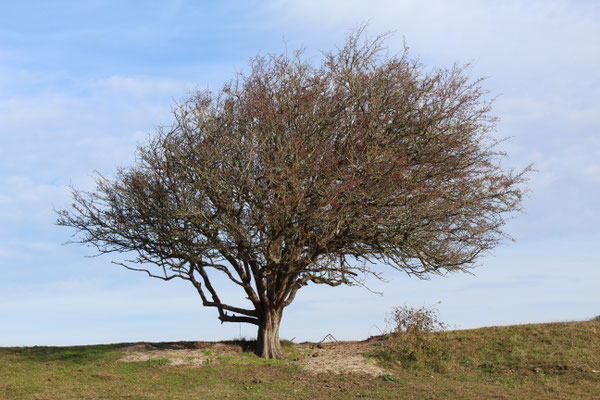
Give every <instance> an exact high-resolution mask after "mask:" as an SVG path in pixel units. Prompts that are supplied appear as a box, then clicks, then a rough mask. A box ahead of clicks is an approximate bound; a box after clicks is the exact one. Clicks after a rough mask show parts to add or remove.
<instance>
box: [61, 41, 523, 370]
mask: <svg viewBox="0 0 600 400" xmlns="http://www.w3.org/2000/svg"><path fill="white" fill-rule="evenodd" d="M364 36H365V35H364V32H363V29H359V30H357V31H355V32H354V33H353V34H351V35H350V36H349V37H348V38H347V41H346V43H345V45H344V46H343V47H341V48H338V49H336V50H335V51H332V52H328V53H324V54H323V61H322V62H321V63H320V65H314V63H311V62H310V61H307V60H306V59H305V58H304V56H303V53H302V51H298V52H296V53H294V54H293V55H291V56H289V55H287V54H282V55H267V56H257V57H256V58H254V59H252V60H251V61H250V71H249V73H248V74H239V75H238V76H237V78H236V79H234V80H232V81H230V82H228V83H226V84H225V85H224V86H223V87H222V89H221V90H220V91H219V92H218V93H216V94H213V93H211V92H209V91H201V92H198V93H195V94H193V95H191V96H190V97H189V98H188V99H186V100H185V101H183V102H181V103H179V104H176V106H175V107H174V112H173V114H174V117H175V118H174V120H175V122H174V123H173V125H172V126H170V127H162V128H158V129H157V132H156V135H155V136H154V138H153V139H151V140H150V141H149V143H148V144H147V145H144V146H140V147H138V149H137V161H136V164H135V165H134V166H131V167H127V168H120V169H118V170H117V172H116V173H115V176H114V177H112V178H106V177H103V176H101V175H99V174H98V176H97V186H96V189H95V191H91V192H85V191H80V190H77V189H73V198H74V202H73V204H72V206H70V207H69V208H67V209H64V210H61V211H59V217H58V224H59V225H64V226H70V227H73V228H75V229H76V231H77V233H76V234H78V236H77V237H78V239H77V240H76V242H78V243H84V244H88V245H93V246H95V248H96V249H97V251H98V252H99V253H100V254H105V253H131V252H133V254H135V257H134V258H133V259H132V260H130V261H128V262H123V263H120V264H122V265H123V266H124V267H126V268H128V269H132V270H136V271H145V272H146V273H147V274H148V275H149V276H151V277H155V278H160V279H163V280H166V281H168V280H171V279H174V278H180V279H185V280H188V281H190V282H191V283H192V284H193V285H194V287H195V288H196V289H197V291H198V293H199V295H200V297H201V299H202V304H203V305H204V306H208V307H215V308H216V309H217V311H218V313H219V319H220V320H221V322H247V323H250V324H255V325H257V326H258V336H257V345H256V351H257V353H258V354H259V355H260V356H262V357H264V358H280V357H281V356H282V354H281V349H280V344H279V324H280V321H281V316H282V312H283V309H284V308H285V307H286V306H288V305H289V304H290V303H291V302H292V301H293V300H294V297H295V296H296V293H297V292H298V290H299V289H300V288H302V287H303V286H305V285H307V284H309V283H314V284H325V285H329V286H338V285H355V284H362V283H363V282H364V278H365V277H366V276H367V275H369V274H373V275H376V276H379V274H380V273H381V271H380V269H379V266H382V265H387V266H389V267H392V268H395V269H398V270H401V271H405V272H406V273H408V274H409V275H414V276H417V277H420V278H425V277H427V276H428V275H429V274H444V273H446V272H450V271H464V270H467V269H468V268H471V267H473V266H474V265H475V263H476V261H477V260H478V258H479V256H480V255H481V254H484V253H485V252H487V251H488V250H490V249H492V248H493V247H494V246H495V245H496V244H498V242H499V240H501V239H502V238H503V237H504V236H506V235H505V234H504V233H503V231H502V230H501V228H502V226H503V224H504V223H505V218H504V216H505V215H507V213H509V212H511V211H514V210H518V209H519V208H520V204H521V199H522V196H523V194H524V191H525V189H523V188H522V183H523V182H524V180H525V173H526V172H527V169H526V170H524V171H521V172H515V171H505V170H504V169H503V168H502V167H501V165H500V162H501V161H502V159H503V158H504V157H505V154H503V153H502V152H499V151H498V150H497V145H498V141H496V140H494V139H493V136H492V132H493V130H494V126H495V118H494V117H493V116H491V114H490V111H491V102H490V101H488V100H486V96H487V94H486V92H485V90H483V88H482V86H481V80H471V79H470V78H469V77H468V76H467V75H468V74H467V72H468V67H466V66H465V67H460V66H454V67H452V68H447V69H435V70H432V71H426V70H425V68H424V67H423V66H422V65H421V64H420V63H419V62H418V61H416V60H413V59H411V58H409V56H408V51H407V49H406V48H405V49H404V52H403V53H402V54H400V55H395V56H389V55H386V52H385V50H386V47H385V46H384V42H385V36H380V37H377V38H376V39H375V40H367V39H364ZM374 266H377V267H374ZM155 268H156V269H155ZM215 274H223V276H226V277H227V278H229V279H230V280H231V281H232V282H233V283H235V284H236V285H238V286H239V287H240V288H241V290H242V291H243V293H244V295H245V297H246V298H247V300H248V301H249V302H247V303H248V306H246V307H242V306H240V305H238V306H236V305H232V304H230V303H228V302H224V301H222V300H221V298H220V297H219V294H218V290H217V288H216V287H215V286H214V285H213V283H214V279H215V278H214V277H215Z"/></svg>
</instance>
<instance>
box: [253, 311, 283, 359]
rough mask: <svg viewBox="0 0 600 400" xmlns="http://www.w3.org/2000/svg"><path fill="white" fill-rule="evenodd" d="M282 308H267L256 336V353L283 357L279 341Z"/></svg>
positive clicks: (263, 356)
mask: <svg viewBox="0 0 600 400" xmlns="http://www.w3.org/2000/svg"><path fill="white" fill-rule="evenodd" d="M281 313H282V310H265V311H264V312H263V315H262V318H261V321H260V324H259V325H258V335H257V337H256V354H258V355H259V356H261V357H262V358H267V359H269V358H278V359H280V358H283V353H282V352H281V343H280V342H279V323H280V322H281Z"/></svg>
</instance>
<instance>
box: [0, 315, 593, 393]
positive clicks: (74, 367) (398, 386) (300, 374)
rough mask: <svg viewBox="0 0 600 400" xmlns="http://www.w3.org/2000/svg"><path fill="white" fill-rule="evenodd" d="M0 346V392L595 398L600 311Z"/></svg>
mask: <svg viewBox="0 0 600 400" xmlns="http://www.w3.org/2000/svg"><path fill="white" fill-rule="evenodd" d="M250 346H251V343H248V342H235V341H232V342H220V343H211V342H179V343H137V344H131V343H129V344H111V345H96V346H74V347H26V348H0V398H1V399H53V400H54V399H222V398H231V399H238V398H243V399H264V398H268V399H291V398H294V399H352V398H368V399H399V398H400V399H600V321H597V320H596V321H588V322H568V323H550V324H535V325H534V324H532V325H517V326H505V327H490V328H481V329H474V330H460V331H447V332H438V333H433V334H423V335H419V336H418V337H414V336H410V335H407V334H404V335H388V336H380V337H375V338H371V339H369V340H366V341H363V342H337V343H327V344H315V343H302V344H293V343H290V342H285V343H284V350H285V353H286V355H287V358H286V359H285V360H262V359H260V358H258V357H256V356H255V355H254V354H253V353H251V352H250V351H249V350H250Z"/></svg>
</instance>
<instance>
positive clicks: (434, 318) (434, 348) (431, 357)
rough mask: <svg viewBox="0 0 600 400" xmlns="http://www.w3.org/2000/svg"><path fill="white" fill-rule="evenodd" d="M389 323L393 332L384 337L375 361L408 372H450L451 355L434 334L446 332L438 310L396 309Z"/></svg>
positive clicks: (405, 307)
mask: <svg viewBox="0 0 600 400" xmlns="http://www.w3.org/2000/svg"><path fill="white" fill-rule="evenodd" d="M386 323H387V324H388V326H391V332H390V333H388V334H387V335H385V336H384V340H383V342H381V343H380V346H378V349H377V350H376V352H375V353H374V354H373V356H374V357H376V358H378V359H379V360H380V361H382V362H384V363H386V364H396V365H400V366H402V367H403V368H407V369H408V368H412V369H427V370H433V371H435V372H442V371H444V370H446V365H447V361H448V360H449V359H450V358H451V354H450V352H449V351H448V350H446V349H444V347H443V346H442V343H441V341H440V340H439V338H438V336H437V335H435V334H434V333H435V332H438V331H442V330H444V329H446V324H445V323H443V322H441V321H440V320H439V318H438V311H437V310H436V309H434V308H432V307H425V306H423V307H420V308H412V307H407V306H402V307H394V308H393V309H392V312H391V313H389V314H388V316H387V317H386Z"/></svg>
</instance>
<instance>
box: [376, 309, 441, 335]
mask: <svg viewBox="0 0 600 400" xmlns="http://www.w3.org/2000/svg"><path fill="white" fill-rule="evenodd" d="M386 323H387V324H388V325H391V327H392V333H401V332H407V333H418V332H420V333H428V332H437V331H443V330H445V329H446V327H447V326H446V324H445V323H443V322H441V321H440V320H439V318H438V310H437V309H435V308H433V307H425V306H422V307H420V308H413V307H407V306H402V307H394V308H393V309H392V312H391V313H390V314H388V316H387V318H386Z"/></svg>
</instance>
